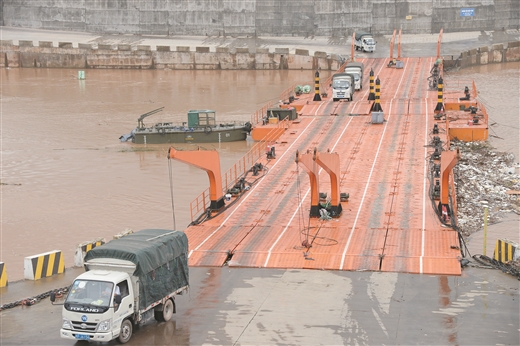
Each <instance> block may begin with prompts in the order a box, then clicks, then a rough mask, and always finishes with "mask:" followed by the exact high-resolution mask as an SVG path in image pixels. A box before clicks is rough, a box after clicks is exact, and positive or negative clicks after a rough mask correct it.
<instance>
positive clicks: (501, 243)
mask: <svg viewBox="0 0 520 346" xmlns="http://www.w3.org/2000/svg"><path fill="white" fill-rule="evenodd" d="M516 251H518V244H516V243H514V242H512V241H509V240H506V239H497V243H496V245H495V251H494V253H493V259H495V260H497V261H499V262H500V263H507V262H511V261H513V260H514V259H515V252H516ZM516 257H517V258H518V256H516Z"/></svg>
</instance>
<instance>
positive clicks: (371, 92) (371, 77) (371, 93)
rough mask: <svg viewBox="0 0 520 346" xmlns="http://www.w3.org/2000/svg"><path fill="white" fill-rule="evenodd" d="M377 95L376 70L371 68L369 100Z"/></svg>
mask: <svg viewBox="0 0 520 346" xmlns="http://www.w3.org/2000/svg"><path fill="white" fill-rule="evenodd" d="M375 99H376V95H375V94H374V71H373V70H372V69H370V94H368V100H369V101H371V100H375Z"/></svg>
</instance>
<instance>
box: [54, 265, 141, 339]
mask: <svg viewBox="0 0 520 346" xmlns="http://www.w3.org/2000/svg"><path fill="white" fill-rule="evenodd" d="M134 292H135V288H134V284H132V280H131V278H130V276H129V275H128V273H124V272H117V271H106V270H92V271H88V272H86V273H83V274H81V275H80V276H78V277H77V278H76V280H74V282H73V283H72V286H71V288H70V290H69V293H68V295H67V298H66V300H65V302H64V305H63V315H62V317H63V320H62V326H61V329H60V334H61V337H62V338H66V339H72V340H90V341H101V342H108V341H110V340H112V339H115V338H118V337H120V336H121V339H123V340H125V332H126V335H127V334H128V330H126V331H125V324H123V323H122V322H123V320H125V319H126V318H127V317H128V316H131V315H132V314H133V313H134V306H135V301H136V296H135V294H134ZM126 328H128V327H127V326H126Z"/></svg>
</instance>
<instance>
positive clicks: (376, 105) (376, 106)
mask: <svg viewBox="0 0 520 346" xmlns="http://www.w3.org/2000/svg"><path fill="white" fill-rule="evenodd" d="M380 84H381V81H380V80H379V77H377V79H376V100H375V102H374V103H373V104H372V109H371V111H372V112H382V111H383V108H382V107H381V104H380V103H379V102H380V100H379V98H380V96H381V92H380V90H381V88H380Z"/></svg>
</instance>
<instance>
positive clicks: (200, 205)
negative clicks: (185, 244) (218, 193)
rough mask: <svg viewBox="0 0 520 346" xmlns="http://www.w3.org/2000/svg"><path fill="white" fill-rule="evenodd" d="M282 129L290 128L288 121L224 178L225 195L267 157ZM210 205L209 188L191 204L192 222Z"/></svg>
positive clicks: (285, 120)
mask: <svg viewBox="0 0 520 346" xmlns="http://www.w3.org/2000/svg"><path fill="white" fill-rule="evenodd" d="M281 128H283V129H287V128H289V120H288V119H284V120H282V121H280V122H279V123H278V125H277V126H276V127H273V130H271V131H270V132H269V133H268V134H267V135H266V136H265V137H264V138H262V139H261V140H260V141H258V142H256V143H255V144H254V145H253V146H252V147H251V149H250V150H249V151H248V152H247V153H246V154H245V155H244V156H243V157H242V158H241V159H240V160H238V161H237V162H236V163H235V164H234V165H233V167H231V168H230V169H229V170H228V171H227V172H226V173H225V174H224V175H223V176H222V193H223V194H226V193H227V192H228V190H229V189H231V188H232V187H233V186H234V185H235V184H236V182H237V181H238V180H239V179H240V177H242V176H244V175H245V174H246V173H247V172H248V171H249V170H250V169H251V168H252V167H253V166H254V165H255V163H256V162H257V161H258V160H259V159H260V158H261V157H262V155H266V149H267V147H266V145H268V144H269V143H271V142H274V141H275V140H276V139H278V136H279V133H280V131H278V130H279V129H281ZM266 143H267V144H266ZM210 203H211V199H210V193H209V187H208V188H207V189H206V190H204V191H203V192H202V193H201V194H200V195H199V196H197V197H196V198H195V199H194V200H193V201H192V202H191V203H190V216H191V221H192V222H193V221H194V220H195V219H196V218H197V217H198V216H199V215H201V214H202V213H206V212H207V209H208V206H209V205H210Z"/></svg>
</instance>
